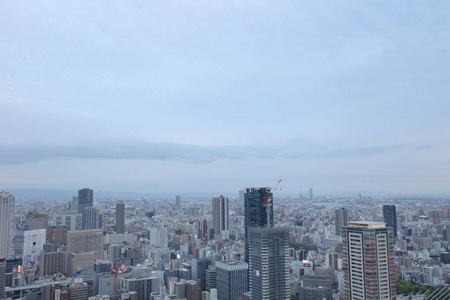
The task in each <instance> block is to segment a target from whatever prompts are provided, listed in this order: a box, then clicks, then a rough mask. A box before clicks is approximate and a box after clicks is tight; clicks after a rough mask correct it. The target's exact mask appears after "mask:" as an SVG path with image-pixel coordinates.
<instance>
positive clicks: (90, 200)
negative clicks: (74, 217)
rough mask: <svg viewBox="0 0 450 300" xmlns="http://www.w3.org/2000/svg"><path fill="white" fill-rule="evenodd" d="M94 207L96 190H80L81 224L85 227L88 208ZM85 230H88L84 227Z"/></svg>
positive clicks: (79, 208)
mask: <svg viewBox="0 0 450 300" xmlns="http://www.w3.org/2000/svg"><path fill="white" fill-rule="evenodd" d="M93 205H94V190H92V189H89V188H83V189H80V190H78V211H79V212H80V213H81V219H82V221H81V224H82V225H83V226H85V219H86V208H87V207H91V206H93ZM83 229H86V228H85V227H83Z"/></svg>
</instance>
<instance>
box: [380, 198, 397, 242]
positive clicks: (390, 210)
mask: <svg viewBox="0 0 450 300" xmlns="http://www.w3.org/2000/svg"><path fill="white" fill-rule="evenodd" d="M383 220H384V223H386V226H387V227H392V228H393V229H394V237H397V212H396V211H395V205H383Z"/></svg>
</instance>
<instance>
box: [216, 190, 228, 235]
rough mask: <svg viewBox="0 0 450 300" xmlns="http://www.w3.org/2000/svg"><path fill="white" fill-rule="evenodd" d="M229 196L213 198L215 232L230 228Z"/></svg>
mask: <svg viewBox="0 0 450 300" xmlns="http://www.w3.org/2000/svg"><path fill="white" fill-rule="evenodd" d="M228 202H229V200H228V197H224V196H222V195H221V196H220V197H214V198H212V222H213V228H214V232H216V233H219V234H220V232H221V231H222V230H228V220H229V218H228Z"/></svg>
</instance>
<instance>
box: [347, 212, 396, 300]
mask: <svg viewBox="0 0 450 300" xmlns="http://www.w3.org/2000/svg"><path fill="white" fill-rule="evenodd" d="M342 242H343V247H342V249H343V250H342V253H343V268H342V269H343V271H344V289H345V299H347V300H350V299H351V300H374V299H386V300H390V299H396V288H395V269H394V268H395V263H394V232H393V229H392V228H390V227H386V225H385V223H383V222H362V221H361V222H349V224H348V226H344V227H342Z"/></svg>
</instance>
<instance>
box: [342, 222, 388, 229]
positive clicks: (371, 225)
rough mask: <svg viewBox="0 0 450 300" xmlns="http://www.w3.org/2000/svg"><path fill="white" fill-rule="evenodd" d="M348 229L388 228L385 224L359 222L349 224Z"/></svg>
mask: <svg viewBox="0 0 450 300" xmlns="http://www.w3.org/2000/svg"><path fill="white" fill-rule="evenodd" d="M348 227H357V228H383V227H386V224H385V223H384V222H369V221H357V222H348Z"/></svg>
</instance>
